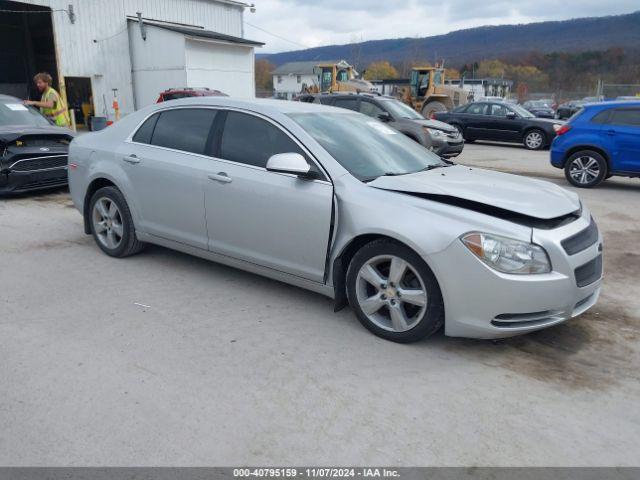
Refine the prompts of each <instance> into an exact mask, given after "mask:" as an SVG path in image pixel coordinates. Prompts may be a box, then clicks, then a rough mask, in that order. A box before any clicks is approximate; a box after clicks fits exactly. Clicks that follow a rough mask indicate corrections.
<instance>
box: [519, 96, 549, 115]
mask: <svg viewBox="0 0 640 480" xmlns="http://www.w3.org/2000/svg"><path fill="white" fill-rule="evenodd" d="M522 107H523V108H524V109H525V110H526V111H527V112H530V113H533V114H534V115H535V116H536V117H538V118H555V116H556V112H555V110H553V108H551V107H550V106H549V104H548V103H547V102H545V101H543V100H529V101H528V102H524V103H523V104H522Z"/></svg>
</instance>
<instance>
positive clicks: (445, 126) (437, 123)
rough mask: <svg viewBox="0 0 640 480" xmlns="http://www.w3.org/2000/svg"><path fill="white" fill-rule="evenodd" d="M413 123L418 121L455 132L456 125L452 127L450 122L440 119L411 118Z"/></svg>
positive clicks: (428, 125) (430, 126)
mask: <svg viewBox="0 0 640 480" xmlns="http://www.w3.org/2000/svg"><path fill="white" fill-rule="evenodd" d="M411 122H412V123H417V124H419V125H422V126H423V127H427V128H434V129H436V130H443V131H445V132H452V133H453V132H455V131H456V129H455V127H452V126H451V125H449V124H448V123H444V122H441V121H440V120H428V119H424V120H411Z"/></svg>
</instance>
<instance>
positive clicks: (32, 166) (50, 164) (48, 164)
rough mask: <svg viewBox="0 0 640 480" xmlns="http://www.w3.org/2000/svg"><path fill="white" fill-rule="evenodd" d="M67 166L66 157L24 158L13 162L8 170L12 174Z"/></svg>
mask: <svg viewBox="0 0 640 480" xmlns="http://www.w3.org/2000/svg"><path fill="white" fill-rule="evenodd" d="M66 166H67V156H66V155H52V156H49V157H37V158H25V159H23V160H18V161H17V162H15V163H14V164H13V165H11V167H9V170H11V171H13V172H37V171H39V170H54V169H57V168H65V167H66Z"/></svg>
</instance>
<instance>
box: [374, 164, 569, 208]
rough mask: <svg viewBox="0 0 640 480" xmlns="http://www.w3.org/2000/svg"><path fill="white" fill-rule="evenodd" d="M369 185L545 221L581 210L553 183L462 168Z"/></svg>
mask: <svg viewBox="0 0 640 480" xmlns="http://www.w3.org/2000/svg"><path fill="white" fill-rule="evenodd" d="M368 185H369V186H371V187H375V188H380V189H383V190H392V191H396V192H401V193H416V194H425V195H433V196H438V197H449V198H458V199H462V200H466V201H469V202H474V203H479V204H484V205H487V206H492V207H496V208H499V209H502V210H507V211H510V212H515V213H518V214H521V215H526V216H528V217H533V218H538V219H543V220H548V219H553V218H558V217H561V216H564V215H568V214H570V213H573V212H575V211H577V210H579V209H580V199H579V198H578V195H576V194H575V193H572V192H569V191H567V190H564V189H563V188H560V187H558V186H556V185H554V184H553V183H549V182H545V181H542V180H534V179H530V178H525V177H520V176H518V175H511V174H508V173H501V172H495V171H491V170H483V169H477V168H469V167H464V166H461V165H453V166H450V167H446V168H437V169H434V170H429V171H424V172H417V173H411V174H408V175H399V176H383V177H379V178H377V179H375V180H373V181H372V182H369V183H368Z"/></svg>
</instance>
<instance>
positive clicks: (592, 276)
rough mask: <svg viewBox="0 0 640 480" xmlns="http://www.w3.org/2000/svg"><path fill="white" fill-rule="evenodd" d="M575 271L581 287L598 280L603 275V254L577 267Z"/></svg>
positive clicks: (577, 281) (577, 282)
mask: <svg viewBox="0 0 640 480" xmlns="http://www.w3.org/2000/svg"><path fill="white" fill-rule="evenodd" d="M574 273H575V275H576V284H577V285H578V286H579V287H586V286H587V285H591V284H592V283H593V282H596V281H598V280H599V279H600V277H602V255H598V256H597V257H596V258H594V259H593V260H591V261H590V262H587V263H585V264H584V265H582V266H580V267H578V268H576V269H575V272H574Z"/></svg>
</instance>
